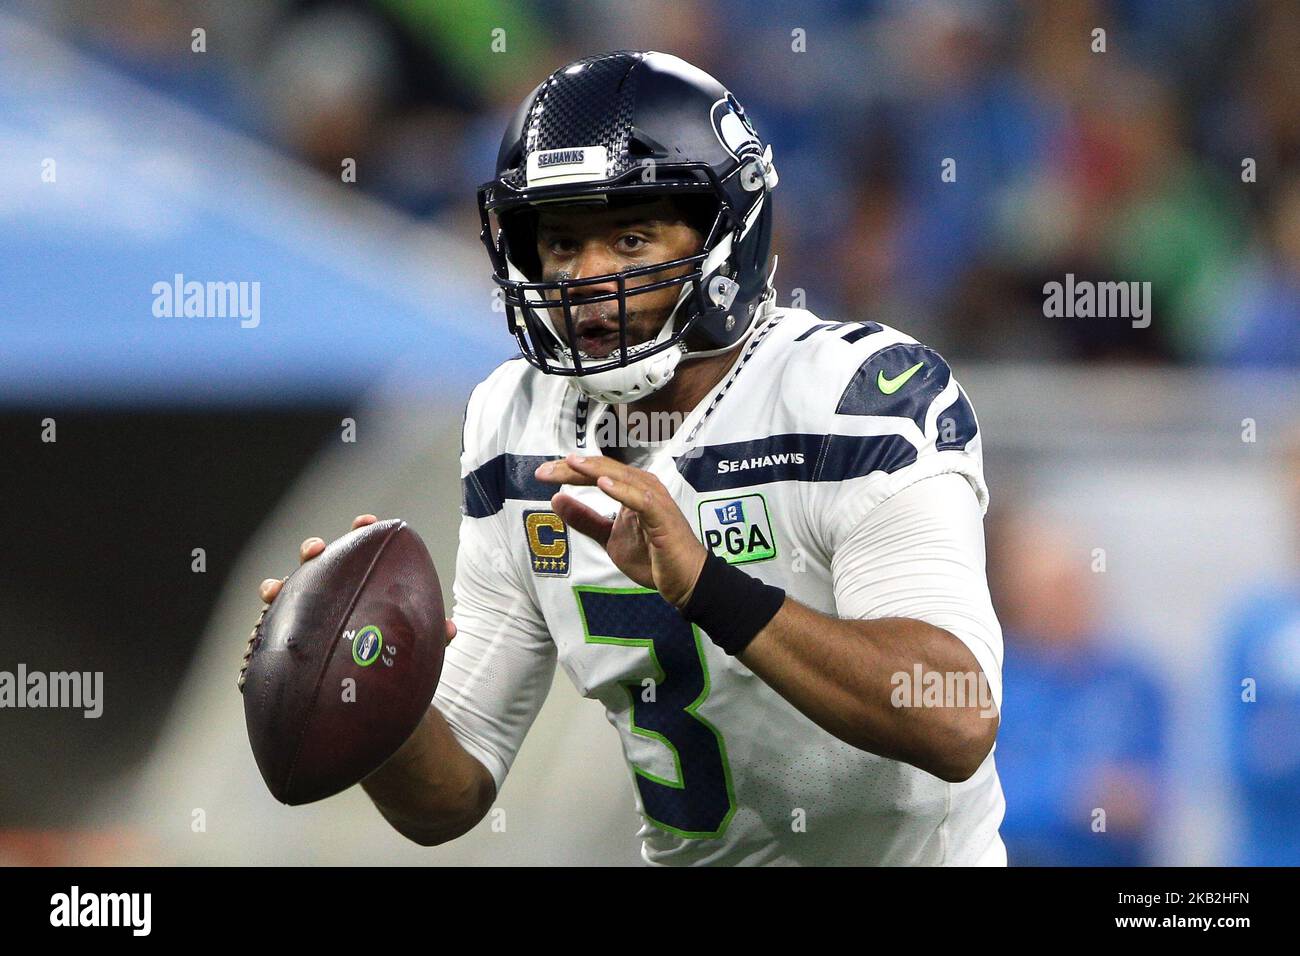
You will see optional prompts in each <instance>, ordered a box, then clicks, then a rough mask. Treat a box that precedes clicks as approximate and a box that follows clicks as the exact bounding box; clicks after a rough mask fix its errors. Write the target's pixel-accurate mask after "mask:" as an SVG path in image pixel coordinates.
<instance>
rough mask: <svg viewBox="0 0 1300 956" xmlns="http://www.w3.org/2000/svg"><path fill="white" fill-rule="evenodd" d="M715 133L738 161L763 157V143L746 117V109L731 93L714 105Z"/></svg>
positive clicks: (724, 147) (723, 146)
mask: <svg viewBox="0 0 1300 956" xmlns="http://www.w3.org/2000/svg"><path fill="white" fill-rule="evenodd" d="M712 119H713V132H715V133H716V134H717V135H718V142H719V143H721V144H722V148H723V149H725V150H726V151H727V152H728V153H730V154H731V155H732V156H734V157H736V159H745V158H747V157H749V156H761V155H762V153H763V143H762V141H761V140H759V138H758V133H756V132H755V131H754V125H753V124H752V123H751V122H750V121H749V117H748V116H746V115H745V109H744V107H742V106H741V105H740V103H738V102H737V101H736V98H735V97H734V96H732V95H731V94H730V93H728V94H727V95H726V97H725V98H723V99H720V100H718V101H717V102H716V103H714V104H713V110H712Z"/></svg>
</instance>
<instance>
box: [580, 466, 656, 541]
mask: <svg viewBox="0 0 1300 956" xmlns="http://www.w3.org/2000/svg"><path fill="white" fill-rule="evenodd" d="M596 487H597V488H599V489H600V490H601V491H603V492H605V494H607V495H609V496H610V497H611V498H613V499H614V500H615V501H617V502H618V503H619V504H621V505H625V506H627V507H628V508H630V509H632V511H634V512H636V515H637V518H638V519H639V520H640V524H641V526H642V527H644V528H646V529H653V528H655V527H657V526H658V525H659V524H660V520H661V517H662V516H661V515H659V514H658V512H659V503H658V502H656V500H655V497H654V495H653V494H652V493H651V491H650V489H648V488H642V487H638V486H637V485H633V484H629V483H628V482H626V481H620V480H619V479H617V478H611V477H609V475H601V476H600V477H599V478H598V479H596Z"/></svg>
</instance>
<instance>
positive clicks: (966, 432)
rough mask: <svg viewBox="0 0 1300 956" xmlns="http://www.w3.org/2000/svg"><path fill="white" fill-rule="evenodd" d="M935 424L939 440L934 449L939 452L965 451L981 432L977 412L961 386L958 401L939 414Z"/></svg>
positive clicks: (958, 388) (958, 391) (958, 390)
mask: <svg viewBox="0 0 1300 956" xmlns="http://www.w3.org/2000/svg"><path fill="white" fill-rule="evenodd" d="M934 424H935V428H936V429H938V431H939V440H938V441H937V442H935V446H934V447H935V448H937V449H938V450H939V451H952V450H956V451H964V450H965V448H966V446H967V445H968V444H970V441H971V439H973V438H974V437H975V435H976V433H978V432H979V426H978V425H976V424H975V410H974V409H973V408H971V405H970V401H969V400H968V399H967V398H966V393H965V392H964V391H962V390H961V386H960V385H959V386H957V400H956V401H955V402H953V403H952V404H951V405H949V406H948V407H947V408H946V409H945V410H944V411H942V412H940V413H939V417H938V418H937V419H935V423H934Z"/></svg>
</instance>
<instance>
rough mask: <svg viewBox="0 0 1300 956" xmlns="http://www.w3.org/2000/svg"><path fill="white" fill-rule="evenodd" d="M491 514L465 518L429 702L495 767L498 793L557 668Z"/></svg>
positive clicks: (542, 624) (476, 753)
mask: <svg viewBox="0 0 1300 956" xmlns="http://www.w3.org/2000/svg"><path fill="white" fill-rule="evenodd" d="M494 520H495V518H487V519H483V518H472V517H468V516H466V517H465V518H463V519H462V528H461V536H460V549H459V551H458V553H457V557H456V579H455V583H454V585H453V588H452V590H453V596H454V607H453V611H452V620H453V621H455V623H456V639H455V640H453V641H452V642H451V644H449V645H448V646H447V653H446V657H445V660H444V662H443V666H442V678H441V680H440V682H439V685H438V690H437V693H436V694H435V696H434V704H435V705H436V706H437V707H438V709H439V710H440V711H441V712H442V714H443V716H444V717H445V718H446V720H447V723H448V725H449V726H450V727H451V730H452V733H454V734H455V736H456V738H457V740H458V741H459V742H460V744H461V745H462V746H463V747H464V748H465V749H466V750H467V751H469V753H470V754H471V755H473V756H474V757H475V758H477V759H478V760H479V761H480V762H481V763H482V764H483V765H484V766H485V767H487V769H488V772H489V773H491V774H492V778H493V780H494V781H495V782H496V786H497V792H498V793H499V792H500V790H501V787H502V785H503V784H504V782H505V777H506V774H507V773H508V771H509V769H510V765H511V764H512V763H513V762H514V758H515V756H516V754H517V753H518V752H519V747H520V746H521V745H522V743H523V740H524V737H525V736H526V735H527V733H528V730H529V728H530V727H531V726H532V724H533V721H534V720H535V719H536V717H537V713H538V711H540V710H541V707H542V704H543V703H544V702H545V701H546V695H547V693H548V692H549V690H550V687H551V682H552V679H553V678H554V675H555V660H556V654H555V644H554V642H552V641H551V638H550V635H549V633H548V632H547V629H546V622H545V621H544V620H543V619H542V616H541V614H540V612H539V611H538V609H537V606H536V603H535V602H534V600H533V598H532V596H531V594H529V593H528V591H527V590H526V589H524V588H522V587H520V586H519V584H518V582H517V580H516V579H515V576H514V575H513V574H512V573H511V568H510V567H509V554H508V553H507V552H506V551H505V550H504V547H503V546H502V545H500V544H499V542H498V540H497V538H496V537H495V536H494V535H493V534H492V533H491V531H492V528H491V526H490V525H488V524H487V522H490V521H494Z"/></svg>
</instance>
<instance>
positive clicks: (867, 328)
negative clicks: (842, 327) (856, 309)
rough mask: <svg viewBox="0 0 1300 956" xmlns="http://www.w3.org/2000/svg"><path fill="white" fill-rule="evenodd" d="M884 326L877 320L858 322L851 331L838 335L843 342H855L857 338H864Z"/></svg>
mask: <svg viewBox="0 0 1300 956" xmlns="http://www.w3.org/2000/svg"><path fill="white" fill-rule="evenodd" d="M883 328H884V326H883V325H880V324H879V323H877V322H859V323H858V327H857V328H856V329H854V330H853V331H852V332H845V333H844V334H843V335H841V336H840V338H841V339H843V340H844V341H845V342H856V341H857V340H858V339H864V338H866V337H867V336H868V335H873V334H875V333H876V332H879V331H881V330H882V329H883Z"/></svg>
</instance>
